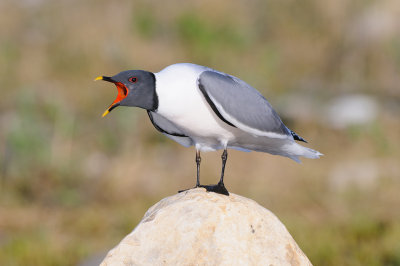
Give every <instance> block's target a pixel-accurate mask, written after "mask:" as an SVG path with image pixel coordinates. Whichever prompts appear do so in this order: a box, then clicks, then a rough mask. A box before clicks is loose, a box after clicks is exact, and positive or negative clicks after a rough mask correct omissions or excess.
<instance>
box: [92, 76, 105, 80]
mask: <svg viewBox="0 0 400 266" xmlns="http://www.w3.org/2000/svg"><path fill="white" fill-rule="evenodd" d="M96 80H103V76H98V77H97V78H95V79H94V81H96Z"/></svg>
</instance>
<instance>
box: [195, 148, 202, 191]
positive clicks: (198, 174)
mask: <svg viewBox="0 0 400 266" xmlns="http://www.w3.org/2000/svg"><path fill="white" fill-rule="evenodd" d="M200 163H201V157H200V151H199V150H196V164H197V179H196V187H199V186H200Z"/></svg>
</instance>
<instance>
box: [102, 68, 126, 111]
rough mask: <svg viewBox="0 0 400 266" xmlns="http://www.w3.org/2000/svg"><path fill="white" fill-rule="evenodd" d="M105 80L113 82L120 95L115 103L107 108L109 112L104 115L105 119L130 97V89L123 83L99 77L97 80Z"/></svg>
mask: <svg viewBox="0 0 400 266" xmlns="http://www.w3.org/2000/svg"><path fill="white" fill-rule="evenodd" d="M100 79H101V80H104V81H108V82H112V83H114V84H115V86H116V87H117V91H118V95H117V98H115V100H114V101H113V103H112V104H111V105H110V106H109V107H108V108H107V110H106V111H105V112H104V113H103V117H105V116H106V115H107V114H108V113H109V112H111V111H112V110H113V109H114V108H115V107H118V106H119V104H120V102H121V101H122V100H123V99H125V98H126V97H127V96H128V89H127V88H126V86H125V85H124V84H123V83H121V82H115V81H114V80H112V79H111V78H110V77H105V76H99V77H97V78H96V79H95V80H100Z"/></svg>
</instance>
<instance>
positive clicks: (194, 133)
mask: <svg viewBox="0 0 400 266" xmlns="http://www.w3.org/2000/svg"><path fill="white" fill-rule="evenodd" d="M205 70H208V68H206V67H203V66H199V65H194V64H175V65H171V66H169V67H167V68H165V69H163V70H162V71H160V72H159V73H156V74H155V76H156V92H157V95H158V101H159V106H158V110H157V113H158V114H159V115H162V116H163V117H165V118H166V119H168V120H169V121H171V122H173V123H174V124H175V125H176V126H177V127H178V128H180V129H181V130H182V131H183V132H185V134H186V135H187V136H189V137H191V138H192V139H193V141H194V142H195V143H196V147H197V148H199V149H201V150H216V149H222V148H225V147H226V145H227V143H228V142H229V141H230V140H231V139H232V138H234V135H233V133H232V132H231V131H230V130H229V128H228V126H227V125H226V124H225V123H224V122H223V121H221V120H220V119H219V118H218V117H217V116H216V114H215V113H214V111H213V110H212V109H211V107H210V106H209V104H208V103H207V101H206V100H205V99H204V96H203V95H202V94H201V92H200V90H199V88H198V86H197V80H198V77H199V75H200V74H201V73H202V72H203V71H205Z"/></svg>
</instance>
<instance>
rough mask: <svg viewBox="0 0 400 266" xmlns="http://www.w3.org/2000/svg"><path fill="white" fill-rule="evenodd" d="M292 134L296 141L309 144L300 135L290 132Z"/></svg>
mask: <svg viewBox="0 0 400 266" xmlns="http://www.w3.org/2000/svg"><path fill="white" fill-rule="evenodd" d="M290 134H292V136H293V138H294V140H298V141H303V142H305V143H308V141H307V140H305V139H303V138H302V137H300V136H299V135H297V134H296V133H294V132H293V131H291V130H290Z"/></svg>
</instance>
